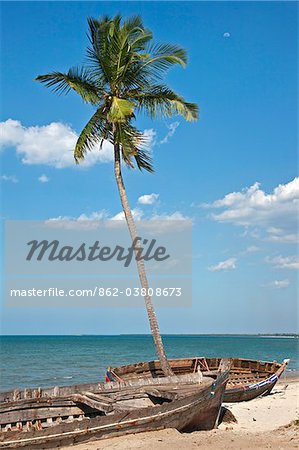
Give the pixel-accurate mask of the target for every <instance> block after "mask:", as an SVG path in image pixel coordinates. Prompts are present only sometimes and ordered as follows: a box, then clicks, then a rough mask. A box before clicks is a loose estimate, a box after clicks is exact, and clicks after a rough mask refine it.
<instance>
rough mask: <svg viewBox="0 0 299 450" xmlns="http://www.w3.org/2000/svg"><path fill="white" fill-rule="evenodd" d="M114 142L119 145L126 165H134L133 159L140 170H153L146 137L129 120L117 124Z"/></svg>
mask: <svg viewBox="0 0 299 450" xmlns="http://www.w3.org/2000/svg"><path fill="white" fill-rule="evenodd" d="M116 143H118V144H120V146H121V154H122V158H123V160H124V162H125V163H126V165H127V166H129V167H134V163H133V160H134V159H135V162H136V165H137V167H138V168H139V169H140V170H142V169H144V170H147V171H148V172H154V169H153V166H152V158H151V151H150V149H149V145H148V139H147V138H146V136H145V135H144V133H141V132H140V131H139V130H137V128H135V127H134V126H133V125H132V124H131V123H130V121H126V122H122V123H119V124H117V131H116Z"/></svg>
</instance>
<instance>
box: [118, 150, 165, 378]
mask: <svg viewBox="0 0 299 450" xmlns="http://www.w3.org/2000/svg"><path fill="white" fill-rule="evenodd" d="M114 173H115V178H116V183H117V187H118V191H119V195H120V200H121V204H122V207H123V211H124V214H125V218H126V221H127V225H128V228H129V232H130V235H131V239H132V242H133V241H134V240H135V238H137V237H138V235H137V230H136V226H135V222H134V219H133V215H132V212H131V208H130V205H129V202H128V197H127V193H126V189H125V185H124V182H123V178H122V173H121V160H120V148H119V144H114ZM135 246H136V248H138V246H139V241H138V244H137V245H135ZM136 263H137V270H138V275H139V279H140V283H141V286H142V288H144V289H145V292H148V288H149V285H148V280H147V276H146V272H145V267H144V261H143V260H140V259H138V260H136ZM144 300H145V306H146V310H147V315H148V319H149V323H150V328H151V332H152V336H153V339H154V343H155V347H156V352H157V355H158V358H159V360H160V364H161V369H162V370H163V373H164V375H165V376H169V375H172V371H171V369H170V366H169V364H168V361H167V358H166V354H165V350H164V346H163V342H162V338H161V335H160V331H159V326H158V322H157V317H156V313H155V310H154V306H153V303H152V299H151V297H150V296H149V295H145V296H144Z"/></svg>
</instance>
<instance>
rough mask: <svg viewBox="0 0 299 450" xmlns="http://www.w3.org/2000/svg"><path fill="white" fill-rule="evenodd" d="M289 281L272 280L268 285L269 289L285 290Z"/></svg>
mask: <svg viewBox="0 0 299 450" xmlns="http://www.w3.org/2000/svg"><path fill="white" fill-rule="evenodd" d="M289 284H290V281H289V280H287V279H286V280H274V281H272V282H271V283H269V284H268V286H269V287H272V288H275V289H285V288H287V287H288V286H289Z"/></svg>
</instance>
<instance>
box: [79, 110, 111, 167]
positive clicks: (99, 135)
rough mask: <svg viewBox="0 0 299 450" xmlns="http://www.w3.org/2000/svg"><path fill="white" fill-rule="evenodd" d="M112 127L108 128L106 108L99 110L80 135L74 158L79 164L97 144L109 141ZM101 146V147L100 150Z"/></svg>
mask: <svg viewBox="0 0 299 450" xmlns="http://www.w3.org/2000/svg"><path fill="white" fill-rule="evenodd" d="M109 128H110V125H109V126H107V121H106V116H105V113H104V108H103V107H101V108H99V109H98V110H97V111H96V112H95V113H94V114H93V116H92V117H91V119H90V120H89V121H88V122H87V124H86V125H85V127H84V128H83V130H82V131H81V133H80V136H79V138H78V140H77V142H76V146H75V150H74V158H75V161H76V163H77V164H78V163H79V162H80V161H81V160H83V159H84V157H85V155H86V153H87V152H88V151H91V150H93V149H94V146H95V145H96V144H101V143H102V141H103V139H107V138H108V137H109V136H108V133H109ZM100 147H101V145H99V148H100Z"/></svg>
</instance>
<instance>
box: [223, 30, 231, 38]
mask: <svg viewBox="0 0 299 450" xmlns="http://www.w3.org/2000/svg"><path fill="white" fill-rule="evenodd" d="M223 37H224V38H226V39H228V38H230V33H228V31H226V32H225V33H223Z"/></svg>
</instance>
